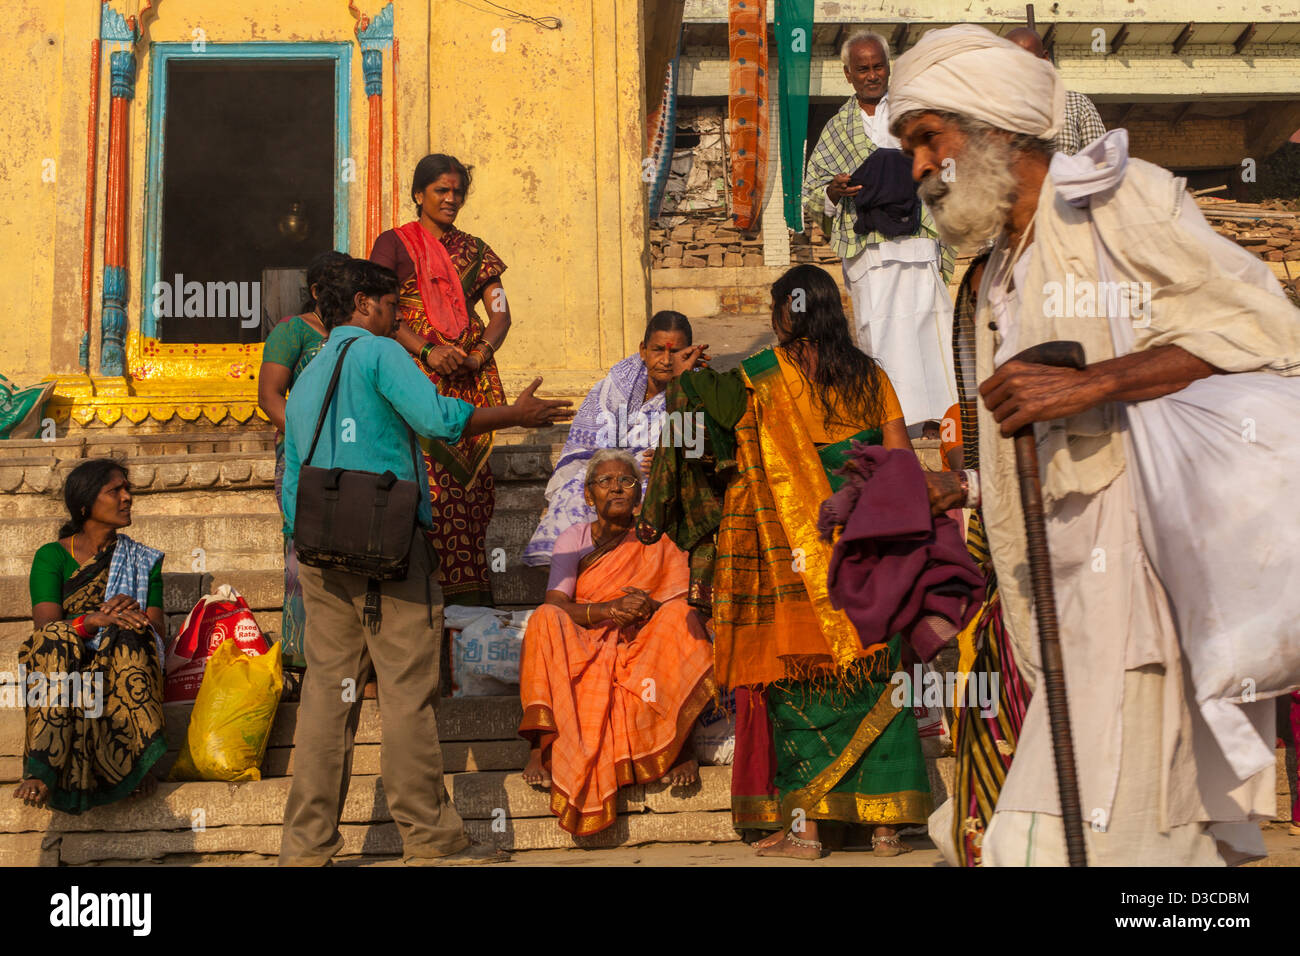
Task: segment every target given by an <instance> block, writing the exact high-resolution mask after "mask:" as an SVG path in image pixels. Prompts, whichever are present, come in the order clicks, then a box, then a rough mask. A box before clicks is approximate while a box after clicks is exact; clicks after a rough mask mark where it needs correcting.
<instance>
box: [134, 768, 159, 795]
mask: <svg viewBox="0 0 1300 956" xmlns="http://www.w3.org/2000/svg"><path fill="white" fill-rule="evenodd" d="M157 792H158V778H157V777H155V776H154V775H153V774H152V773H147V774H145V775H144V776H143V777H141V778H140V785H139V786H138V787H136V788H135V789H134V790H132V791H131V799H132V800H144V799H148V798H149V797H152V796H153V795H154V794H155V793H157Z"/></svg>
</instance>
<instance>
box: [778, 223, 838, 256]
mask: <svg viewBox="0 0 1300 956" xmlns="http://www.w3.org/2000/svg"><path fill="white" fill-rule="evenodd" d="M839 261H840V257H839V256H837V255H836V254H835V251H834V250H833V249H831V243H830V240H829V239H827V238H826V233H824V232H822V227H821V224H820V223H818V222H815V221H814V222H808V221H805V222H804V231H803V232H794V231H793V230H792V231H791V232H790V262H791V264H798V263H804V262H812V263H816V264H817V265H820V266H825V265H827V264H828V263H829V264H834V263H837V262H839Z"/></svg>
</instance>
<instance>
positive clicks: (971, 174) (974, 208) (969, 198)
mask: <svg viewBox="0 0 1300 956" xmlns="http://www.w3.org/2000/svg"><path fill="white" fill-rule="evenodd" d="M954 159H955V161H956V162H955V164H954V165H953V166H952V171H953V173H954V175H952V176H950V177H949V178H951V179H952V180H953V181H952V182H945V181H944V179H943V173H942V172H938V173H931V174H930V175H929V176H927V177H925V179H924V180H922V182H921V185H920V186H919V187H918V188H917V194H918V195H919V196H920V197H921V201H922V202H924V203H925V204H926V205H927V206H929V207H930V212H931V213H933V215H934V222H935V225H936V226H937V227H938V229H939V237H940V238H941V239H942V240H943V241H944V242H946V243H947V244H948V245H950V246H954V247H956V249H957V251H958V252H959V253H961V254H965V255H969V254H972V253H974V252H976V251H978V250H979V248H980V247H981V246H982V245H984V243H986V242H988V241H989V240H990V239H993V238H994V237H995V236H997V234H998V233H999V232H1001V231H1002V228H1003V225H1004V224H1005V223H1006V221H1007V215H1008V214H1009V213H1010V212H1011V206H1012V204H1013V203H1014V202H1015V197H1016V187H1017V181H1016V175H1015V172H1014V170H1013V168H1012V167H1013V164H1014V163H1015V160H1016V152H1015V150H1014V149H1012V148H1011V144H1010V143H1008V142H1007V141H1006V140H1004V139H1002V138H1001V137H996V136H989V135H979V134H977V135H974V136H971V137H969V138H968V139H967V141H966V147H965V148H964V149H963V150H962V151H961V153H960V154H959V155H958V156H956V157H954Z"/></svg>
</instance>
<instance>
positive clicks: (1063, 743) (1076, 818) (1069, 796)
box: [1011, 342, 1088, 866]
mask: <svg viewBox="0 0 1300 956" xmlns="http://www.w3.org/2000/svg"><path fill="white" fill-rule="evenodd" d="M1011 361H1013V362H1031V363H1033V364H1035V365H1057V366H1064V367H1067V368H1078V369H1081V368H1083V367H1084V364H1085V363H1084V355H1083V346H1082V345H1080V344H1079V343H1078V342H1044V343H1043V344H1042V345H1035V346H1034V347H1033V348H1029V349H1025V350H1024V351H1023V352H1021V353H1020V354H1018V355H1015V356H1013V357H1012V359H1011ZM1015 447H1016V475H1017V477H1018V478H1019V479H1020V506H1021V508H1022V510H1023V511H1024V513H1025V537H1026V539H1027V540H1028V543H1029V577H1030V583H1031V585H1032V588H1033V595H1034V610H1035V617H1036V618H1037V619H1038V647H1039V652H1040V653H1041V655H1042V659H1043V687H1044V691H1045V693H1046V694H1047V719H1048V722H1049V723H1050V725H1051V728H1052V754H1053V756H1054V757H1055V761H1056V786H1057V790H1058V791H1059V793H1060V798H1061V820H1062V822H1063V824H1064V826H1065V852H1066V856H1067V857H1068V859H1069V862H1070V866H1087V865H1088V858H1087V854H1086V853H1085V851H1084V846H1083V810H1082V808H1081V805H1080V802H1079V775H1078V771H1077V770H1076V768H1075V765H1074V738H1073V736H1072V735H1071V733H1070V711H1069V707H1068V704H1067V702H1066V696H1065V663H1064V661H1063V660H1062V658H1061V641H1060V633H1059V629H1058V627H1057V621H1056V592H1055V591H1054V590H1053V588H1052V558H1051V554H1050V553H1049V552H1048V550H1047V527H1046V524H1045V523H1044V520H1043V486H1042V482H1041V481H1040V480H1039V475H1038V443H1037V441H1036V439H1035V438H1034V426H1033V425H1026V426H1025V427H1023V428H1021V429H1019V430H1018V431H1017V432H1016V435H1015Z"/></svg>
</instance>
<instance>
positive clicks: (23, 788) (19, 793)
mask: <svg viewBox="0 0 1300 956" xmlns="http://www.w3.org/2000/svg"><path fill="white" fill-rule="evenodd" d="M14 799H15V800H21V801H22V802H23V803H25V804H27V805H28V806H29V807H43V806H45V804H47V803H48V802H49V800H50V788H49V787H47V786H46V785H45V781H43V780H36V779H35V778H32V777H28V778H27V779H26V780H24V781H23V782H22V783H20V784H18V786H16V787H15V788H14Z"/></svg>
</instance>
